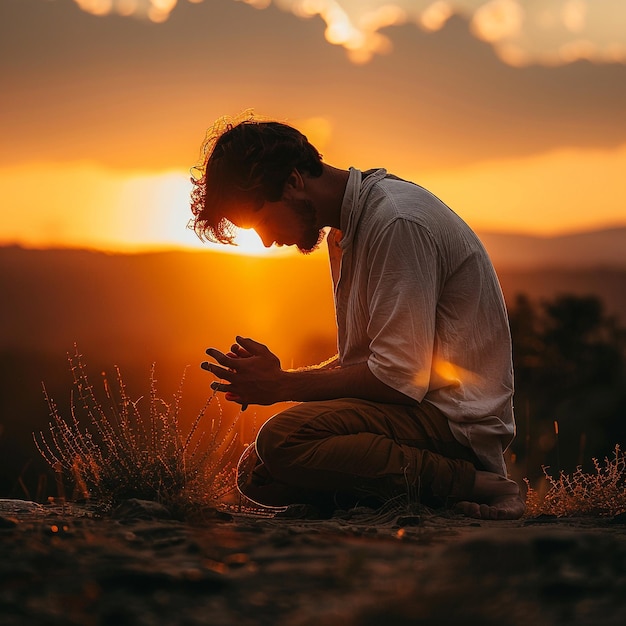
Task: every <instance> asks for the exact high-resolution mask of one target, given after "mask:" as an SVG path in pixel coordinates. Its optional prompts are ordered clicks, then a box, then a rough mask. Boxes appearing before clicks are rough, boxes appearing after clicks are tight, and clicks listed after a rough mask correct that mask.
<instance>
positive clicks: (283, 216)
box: [226, 198, 324, 254]
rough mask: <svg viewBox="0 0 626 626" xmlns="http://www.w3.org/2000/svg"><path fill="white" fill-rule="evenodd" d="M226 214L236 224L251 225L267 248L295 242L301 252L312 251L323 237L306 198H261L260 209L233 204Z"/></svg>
mask: <svg viewBox="0 0 626 626" xmlns="http://www.w3.org/2000/svg"><path fill="white" fill-rule="evenodd" d="M226 218H227V219H228V220H229V221H230V222H232V223H233V224H234V225H235V226H237V227H239V228H253V229H254V230H255V231H256V233H257V234H258V235H259V237H260V238H261V240H262V241H263V245H264V246H265V247H267V248H269V247H270V246H272V244H274V243H276V244H277V245H279V246H297V247H298V250H300V252H302V253H303V254H308V253H309V252H313V250H315V249H316V248H317V247H318V246H319V244H320V242H321V241H322V239H323V237H324V231H323V230H322V229H321V228H320V227H319V226H318V225H317V215H316V211H315V207H314V206H313V204H312V202H311V201H310V200H306V199H300V198H283V199H281V200H279V201H278V202H265V203H264V204H263V206H262V207H261V208H260V209H257V210H255V209H254V208H252V207H237V208H236V209H234V210H233V211H232V212H230V214H229V215H227V216H226Z"/></svg>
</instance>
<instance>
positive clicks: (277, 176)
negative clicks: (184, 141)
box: [189, 111, 323, 244]
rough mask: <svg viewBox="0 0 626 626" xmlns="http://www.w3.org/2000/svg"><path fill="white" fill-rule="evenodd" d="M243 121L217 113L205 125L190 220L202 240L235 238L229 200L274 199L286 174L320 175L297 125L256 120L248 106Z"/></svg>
mask: <svg viewBox="0 0 626 626" xmlns="http://www.w3.org/2000/svg"><path fill="white" fill-rule="evenodd" d="M244 116H245V118H244V119H243V121H236V120H232V119H231V118H228V117H222V118H220V119H218V120H217V121H216V122H215V123H214V124H213V126H212V127H211V128H210V129H209V130H208V131H207V134H206V138H205V140H204V142H203V144H202V149H201V163H200V164H199V165H197V166H196V167H194V168H192V179H191V182H192V184H193V189H192V192H191V211H192V213H193V215H194V217H193V218H192V219H191V221H190V222H189V228H191V229H193V230H194V231H195V232H196V234H197V235H198V237H199V238H200V239H201V240H202V241H207V240H208V241H213V242H217V243H229V244H232V243H233V239H234V235H235V228H234V226H233V224H231V223H230V222H229V221H228V220H227V219H226V217H225V216H224V213H223V209H224V206H225V204H226V203H229V202H231V203H232V202H246V203H252V205H253V206H257V207H258V208H261V207H262V206H263V203H264V202H276V201H277V200H280V198H281V197H282V194H283V190H284V187H285V183H286V182H287V179H288V178H289V175H290V174H291V173H292V172H293V171H294V170H297V171H298V172H300V173H301V174H308V175H309V176H312V177H318V176H321V174H322V168H323V166H322V156H321V154H320V153H319V152H318V151H317V149H316V148H315V147H314V146H313V145H311V144H310V143H309V141H308V140H307V138H306V137H305V136H304V135H303V134H302V133H301V132H300V131H298V130H296V129H295V128H293V127H291V126H288V125H287V124H282V123H280V122H272V121H264V120H263V121H260V120H259V119H257V118H255V117H254V115H253V114H252V113H251V112H249V111H247V112H246V113H244Z"/></svg>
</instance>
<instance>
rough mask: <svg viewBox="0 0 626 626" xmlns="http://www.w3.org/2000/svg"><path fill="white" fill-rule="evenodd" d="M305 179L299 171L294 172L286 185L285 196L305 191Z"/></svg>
mask: <svg viewBox="0 0 626 626" xmlns="http://www.w3.org/2000/svg"><path fill="white" fill-rule="evenodd" d="M304 186H305V185H304V178H303V177H302V174H300V172H299V171H298V170H293V171H292V172H291V174H289V178H287V182H286V183H285V191H284V193H285V194H293V193H294V192H296V193H297V192H300V191H303V190H304Z"/></svg>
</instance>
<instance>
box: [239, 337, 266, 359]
mask: <svg viewBox="0 0 626 626" xmlns="http://www.w3.org/2000/svg"><path fill="white" fill-rule="evenodd" d="M235 339H236V340H237V343H238V344H239V345H240V346H241V347H242V348H243V349H244V350H246V351H247V352H248V353H249V354H250V355H262V354H265V353H267V352H269V349H268V347H267V346H266V345H265V344H263V343H259V342H258V341H255V340H254V339H250V338H249V337H240V336H239V335H237V337H235Z"/></svg>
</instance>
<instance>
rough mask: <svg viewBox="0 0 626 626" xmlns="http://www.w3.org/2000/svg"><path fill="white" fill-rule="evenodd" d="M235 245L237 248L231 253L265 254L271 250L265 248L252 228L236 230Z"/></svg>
mask: <svg viewBox="0 0 626 626" xmlns="http://www.w3.org/2000/svg"><path fill="white" fill-rule="evenodd" d="M235 243H236V244H237V247H236V248H234V249H233V252H238V253H239V254H251V255H255V256H256V255H259V254H267V253H268V252H270V250H271V248H266V247H265V246H264V245H263V242H262V241H261V238H260V237H259V236H258V235H257V234H256V232H255V231H254V230H253V229H252V228H238V229H237V235H236V236H235Z"/></svg>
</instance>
